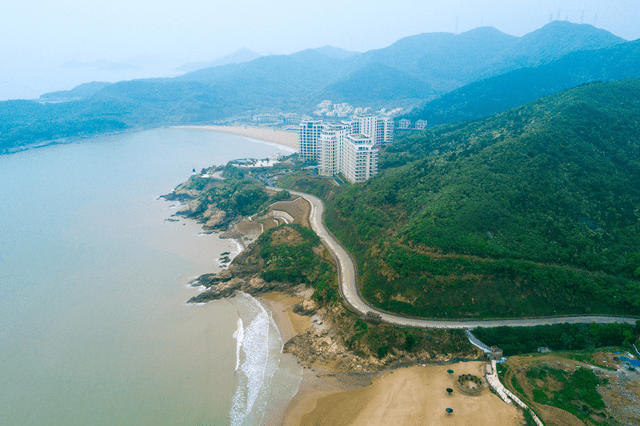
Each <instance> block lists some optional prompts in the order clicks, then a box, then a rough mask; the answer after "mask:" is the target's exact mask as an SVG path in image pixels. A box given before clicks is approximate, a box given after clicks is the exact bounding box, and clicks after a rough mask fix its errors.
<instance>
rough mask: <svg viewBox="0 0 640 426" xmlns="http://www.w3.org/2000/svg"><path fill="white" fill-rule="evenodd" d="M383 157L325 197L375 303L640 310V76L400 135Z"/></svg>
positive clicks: (521, 310)
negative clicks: (375, 169) (371, 170)
mask: <svg viewBox="0 0 640 426" xmlns="http://www.w3.org/2000/svg"><path fill="white" fill-rule="evenodd" d="M381 163H382V168H383V169H386V170H383V172H382V173H381V174H380V175H379V177H377V178H375V179H373V180H371V181H369V182H367V183H366V184H364V185H354V186H349V187H343V188H341V189H340V190H339V191H338V192H337V194H336V195H335V196H334V197H333V198H332V199H331V200H330V201H329V207H328V209H327V223H328V225H329V227H330V228H331V230H332V231H333V232H334V233H335V234H336V235H337V236H338V238H339V239H340V240H341V241H342V242H343V243H344V244H345V245H346V246H347V247H348V249H350V250H351V251H352V252H353V253H354V255H355V258H356V261H357V264H358V272H359V276H360V279H361V286H362V292H363V294H364V296H365V298H366V299H367V300H369V301H370V302H371V303H373V304H374V305H376V306H379V307H381V308H383V309H387V310H390V311H397V312H402V313H406V314H411V315H424V316H440V317H447V316H448V317H466V316H469V317H475V316H482V317H496V316H497V317H502V316H520V315H551V314H554V313H556V314H578V313H580V314H581V313H585V312H590V313H609V314H635V315H637V314H640V209H639V206H640V184H639V182H640V80H636V79H632V80H625V81H622V82H617V83H597V84H590V85H586V86H582V87H578V88H575V89H572V90H567V91H564V92H561V93H559V94H557V95H553V96H550V97H547V98H543V99H540V100H537V101H535V102H532V103H530V104H528V105H525V106H523V107H519V108H515V109H512V110H509V111H507V112H505V113H502V114H499V115H495V116H492V117H489V118H487V119H484V120H480V121H476V122H473V123H465V124H458V125H449V126H442V127H438V128H435V129H433V130H431V131H427V132H425V133H422V134H418V135H415V134H414V135H411V136H408V137H405V138H401V139H400V140H398V141H397V142H396V143H394V144H393V145H392V146H390V147H388V148H387V149H386V151H385V152H383V153H382V155H381Z"/></svg>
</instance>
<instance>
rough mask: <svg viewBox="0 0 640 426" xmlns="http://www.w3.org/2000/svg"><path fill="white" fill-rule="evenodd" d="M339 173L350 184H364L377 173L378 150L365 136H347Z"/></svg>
mask: <svg viewBox="0 0 640 426" xmlns="http://www.w3.org/2000/svg"><path fill="white" fill-rule="evenodd" d="M341 172H342V174H343V175H344V177H345V178H346V179H347V180H348V181H349V182H351V183H358V182H364V181H366V180H367V179H371V178H372V177H374V176H375V175H376V174H377V173H378V149H377V148H376V147H375V145H374V144H373V142H372V141H371V138H370V137H368V136H366V135H361V134H359V135H348V136H347V137H346V139H345V143H344V155H343V158H342V167H341Z"/></svg>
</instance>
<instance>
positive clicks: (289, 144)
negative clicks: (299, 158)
mask: <svg viewBox="0 0 640 426" xmlns="http://www.w3.org/2000/svg"><path fill="white" fill-rule="evenodd" d="M171 128H172V129H185V130H202V131H209V132H217V133H226V134H229V135H235V136H241V137H244V138H247V139H250V140H253V141H254V142H258V143H266V144H273V145H276V146H278V147H280V148H283V149H285V150H287V151H292V152H298V133H296V132H287V131H285V130H275V129H266V128H263V127H251V126H213V125H201V126H197V125H194V126H171Z"/></svg>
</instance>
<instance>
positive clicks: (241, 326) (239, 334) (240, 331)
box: [233, 318, 244, 371]
mask: <svg viewBox="0 0 640 426" xmlns="http://www.w3.org/2000/svg"><path fill="white" fill-rule="evenodd" d="M233 338H234V339H236V369H235V370H233V371H238V367H240V348H242V340H243V339H244V324H242V318H238V328H237V329H236V331H235V332H234V333H233Z"/></svg>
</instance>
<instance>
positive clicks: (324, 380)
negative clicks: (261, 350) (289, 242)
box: [259, 292, 523, 426]
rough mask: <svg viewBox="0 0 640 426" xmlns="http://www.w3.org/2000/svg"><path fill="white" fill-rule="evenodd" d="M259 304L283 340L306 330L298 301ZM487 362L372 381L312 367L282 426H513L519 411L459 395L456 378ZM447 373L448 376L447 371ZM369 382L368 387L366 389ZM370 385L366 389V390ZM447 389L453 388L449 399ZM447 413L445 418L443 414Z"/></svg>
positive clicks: (493, 399)
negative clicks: (276, 326) (449, 412)
mask: <svg viewBox="0 0 640 426" xmlns="http://www.w3.org/2000/svg"><path fill="white" fill-rule="evenodd" d="M259 300H260V302H261V303H263V304H264V305H265V306H267V307H268V308H269V310H270V311H271V312H272V315H273V319H274V321H275V322H276V324H277V325H278V328H279V329H280V333H281V334H282V338H283V341H285V342H286V341H288V340H289V339H290V338H292V337H293V336H295V335H297V334H300V333H306V332H307V331H309V330H311V318H310V317H306V316H301V315H298V314H296V313H294V312H293V307H294V306H295V305H296V304H298V303H300V302H302V301H303V300H304V299H303V297H302V296H296V295H290V294H287V293H282V292H273V293H267V294H265V295H262V296H261V297H260V298H259ZM485 366H486V362H482V361H473V362H459V363H456V364H447V365H426V366H412V367H407V368H402V369H397V370H393V371H390V372H386V373H384V374H382V375H380V376H377V377H373V379H371V380H369V377H370V376H366V375H363V376H362V377H357V376H355V375H349V374H348V373H335V372H333V371H331V370H329V369H325V368H322V367H317V366H314V367H313V368H311V369H308V368H305V369H304V371H303V378H302V382H301V383H300V388H299V390H298V393H297V394H296V395H295V396H294V398H293V399H292V400H291V402H290V403H289V405H288V407H287V409H286V414H285V417H284V420H283V422H282V424H284V425H285V426H298V425H301V426H310V425H327V426H346V425H354V426H365V425H366V426H369V425H380V426H382V425H389V424H392V425H394V426H405V425H406V426H413V425H457V426H465V425H478V426H494V425H501V426H518V425H521V424H522V421H523V417H522V414H521V412H520V411H519V410H518V409H516V408H515V407H514V406H513V405H508V404H505V403H504V402H503V401H502V400H501V399H500V398H498V397H497V396H496V395H494V394H493V393H491V391H489V389H488V387H487V385H486V383H485V388H484V389H483V391H482V393H481V394H480V396H466V395H463V394H462V393H460V392H458V390H457V389H456V387H455V384H454V383H455V380H456V379H457V377H458V376H459V375H460V374H474V375H476V376H479V377H482V376H483V375H484V371H485ZM449 369H452V370H453V371H454V374H453V375H451V376H450V375H449V374H448V373H447V370H449ZM370 383H372V384H370ZM369 384H370V385H369ZM446 388H452V389H454V392H453V394H452V395H451V396H450V395H448V394H447V392H446ZM446 408H452V409H453V413H452V414H450V415H449V414H447V413H446V411H445V409H446Z"/></svg>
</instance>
